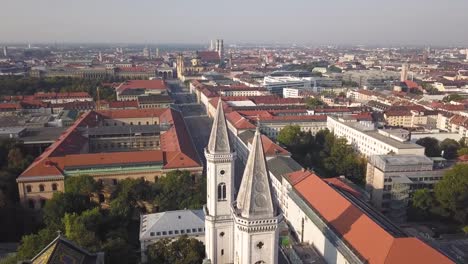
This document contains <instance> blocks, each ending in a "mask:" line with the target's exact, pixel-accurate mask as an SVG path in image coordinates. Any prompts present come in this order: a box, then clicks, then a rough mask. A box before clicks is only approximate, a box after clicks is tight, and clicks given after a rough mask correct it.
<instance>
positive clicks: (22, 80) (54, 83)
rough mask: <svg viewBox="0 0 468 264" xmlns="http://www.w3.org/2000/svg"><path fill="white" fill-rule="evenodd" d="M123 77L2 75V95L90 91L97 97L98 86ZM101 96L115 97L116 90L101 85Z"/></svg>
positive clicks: (0, 80)
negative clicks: (98, 78)
mask: <svg viewBox="0 0 468 264" xmlns="http://www.w3.org/2000/svg"><path fill="white" fill-rule="evenodd" d="M120 81H124V79H122V78H118V77H109V78H105V79H101V80H97V79H84V78H70V77H54V78H30V77H19V76H2V77H0V94H1V95H31V94H34V93H36V92H88V93H89V94H90V95H91V96H93V97H94V98H95V99H97V91H96V88H97V87H98V86H100V85H101V83H102V82H120ZM100 98H101V99H107V100H113V99H115V95H114V90H113V89H112V88H109V87H101V89H100Z"/></svg>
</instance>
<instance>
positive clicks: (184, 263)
mask: <svg viewBox="0 0 468 264" xmlns="http://www.w3.org/2000/svg"><path fill="white" fill-rule="evenodd" d="M148 258H149V262H150V263H161V264H199V263H202V261H203V259H204V258H205V246H204V245H203V243H202V242H200V241H198V240H196V239H194V238H188V237H187V236H186V235H185V236H182V237H180V238H179V239H177V240H175V241H171V240H169V239H161V240H159V241H157V242H156V243H154V244H152V245H150V246H148Z"/></svg>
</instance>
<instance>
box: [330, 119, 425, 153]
mask: <svg viewBox="0 0 468 264" xmlns="http://www.w3.org/2000/svg"><path fill="white" fill-rule="evenodd" d="M327 128H328V129H329V130H330V131H332V132H334V133H335V135H337V136H338V137H344V138H346V140H347V141H348V143H349V144H351V145H352V146H353V147H354V148H355V149H356V150H357V151H359V152H360V153H361V154H363V155H364V156H367V157H368V156H371V155H385V154H389V153H394V154H414V155H424V147H422V146H420V145H417V144H414V143H411V142H409V138H408V137H407V136H406V135H401V133H400V132H401V131H399V130H398V131H392V130H382V129H375V128H374V124H373V123H371V122H368V121H366V122H358V121H356V120H355V119H349V118H346V117H339V118H337V117H331V116H328V119H327ZM393 132H397V133H393Z"/></svg>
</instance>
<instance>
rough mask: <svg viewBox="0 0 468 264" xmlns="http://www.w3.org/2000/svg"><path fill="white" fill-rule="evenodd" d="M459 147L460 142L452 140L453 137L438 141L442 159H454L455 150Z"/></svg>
mask: <svg viewBox="0 0 468 264" xmlns="http://www.w3.org/2000/svg"><path fill="white" fill-rule="evenodd" d="M459 149H460V144H459V143H458V141H456V140H453V139H449V138H447V139H444V140H443V141H442V142H440V150H441V151H443V153H444V154H443V157H444V159H448V160H451V159H456V158H457V156H458V155H457V152H458V150H459Z"/></svg>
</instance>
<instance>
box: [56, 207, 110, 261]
mask: <svg viewBox="0 0 468 264" xmlns="http://www.w3.org/2000/svg"><path fill="white" fill-rule="evenodd" d="M99 218H100V214H99V211H98V210H91V211H89V212H83V214H82V215H79V214H76V213H66V214H65V216H64V218H63V224H64V226H65V236H66V237H67V238H68V239H70V240H72V241H73V242H75V243H77V244H78V245H80V246H82V247H84V248H86V249H88V250H90V251H94V252H95V251H98V250H99V248H100V244H101V242H100V240H99V239H98V238H97V237H96V233H95V232H94V231H93V230H92V229H93V228H96V226H97V225H98V224H99V223H96V222H93V221H96V219H98V220H99Z"/></svg>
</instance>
